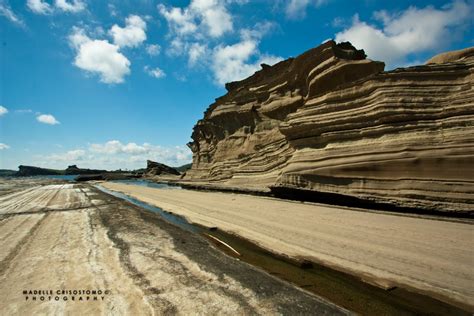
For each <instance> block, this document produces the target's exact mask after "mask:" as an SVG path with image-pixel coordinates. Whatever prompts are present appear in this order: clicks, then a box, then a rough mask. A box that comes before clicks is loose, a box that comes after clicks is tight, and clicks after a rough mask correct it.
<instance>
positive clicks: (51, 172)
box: [15, 165, 64, 177]
mask: <svg viewBox="0 0 474 316" xmlns="http://www.w3.org/2000/svg"><path fill="white" fill-rule="evenodd" d="M63 174H64V171H63V170H56V169H46V168H39V167H34V166H23V165H21V166H19V167H18V172H17V173H16V174H15V175H16V176H18V177H31V176H56V175H63Z"/></svg>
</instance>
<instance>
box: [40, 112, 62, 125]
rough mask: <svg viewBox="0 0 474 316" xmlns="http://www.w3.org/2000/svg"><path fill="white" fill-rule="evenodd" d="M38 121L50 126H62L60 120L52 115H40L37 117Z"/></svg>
mask: <svg viewBox="0 0 474 316" xmlns="http://www.w3.org/2000/svg"><path fill="white" fill-rule="evenodd" d="M36 120H37V121H38V122H40V123H44V124H49V125H57V124H60V122H59V121H58V120H56V118H55V117H54V116H52V115H51V114H40V115H38V116H37V117H36Z"/></svg>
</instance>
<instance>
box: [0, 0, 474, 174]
mask: <svg viewBox="0 0 474 316" xmlns="http://www.w3.org/2000/svg"><path fill="white" fill-rule="evenodd" d="M473 11H474V1H472V0H469V1H468V0H464V1H462V0H458V1H405V0H399V1H388V0H387V1H375V0H361V1H345V0H288V1H283V0H280V1H278V0H277V1H270V0H268V1H265V0H253V1H252V0H247V1H246V0H181V1H171V0H168V1H158V0H133V1H132V0H122V1H119V0H116V1H92V0H48V1H45V0H27V1H20V0H10V1H8V0H0V32H1V33H0V36H1V44H2V46H1V50H0V57H1V59H0V67H1V78H0V168H8V169H16V168H17V166H18V165H20V164H28V165H37V166H44V167H53V168H65V167H67V165H68V164H77V165H79V166H82V167H96V168H107V169H116V168H128V169H133V168H140V167H143V166H145V161H146V159H152V160H157V161H162V162H164V163H167V164H170V165H175V166H177V165H181V164H184V163H187V162H189V161H190V160H191V153H190V151H189V150H188V149H187V147H186V143H187V142H188V141H190V135H191V132H192V128H193V126H194V124H195V123H196V121H197V120H198V119H200V118H202V116H203V112H204V110H205V109H206V108H207V106H208V105H209V104H211V103H212V102H213V100H214V99H215V98H217V97H219V96H221V95H223V94H224V93H225V89H224V83H225V82H227V81H232V80H239V79H243V78H245V77H246V76H248V75H250V74H252V73H253V72H255V71H256V70H258V69H259V64H260V63H262V62H265V63H268V64H272V63H275V62H277V61H279V60H281V59H286V58H288V57H291V56H296V55H298V54H301V53H303V52H304V51H305V50H307V49H309V48H312V47H314V46H317V45H319V44H321V43H322V42H324V41H325V40H327V39H331V38H333V39H336V40H338V41H346V40H349V41H351V42H352V43H353V44H354V45H355V46H356V47H357V48H362V49H365V51H366V53H367V54H368V57H369V58H371V59H375V60H382V61H385V62H386V64H387V67H386V68H387V69H393V68H395V67H399V66H409V65H413V64H420V63H423V62H424V61H426V60H427V59H428V58H429V57H431V56H432V55H434V54H436V53H439V52H442V51H446V50H454V49H461V48H465V47H470V46H473V45H474V42H473V30H472V29H473V27H472V25H473V16H474V14H473V13H474V12H473Z"/></svg>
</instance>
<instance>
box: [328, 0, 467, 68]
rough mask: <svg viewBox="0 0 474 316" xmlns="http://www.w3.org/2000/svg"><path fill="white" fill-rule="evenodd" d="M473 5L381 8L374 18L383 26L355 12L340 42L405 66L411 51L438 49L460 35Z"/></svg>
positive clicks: (460, 3)
mask: <svg viewBox="0 0 474 316" xmlns="http://www.w3.org/2000/svg"><path fill="white" fill-rule="evenodd" d="M473 11H474V10H473V7H472V5H468V4H467V3H466V2H464V1H454V2H452V3H450V4H448V5H446V6H444V7H443V8H441V9H436V8H434V7H433V6H427V7H425V8H422V9H419V8H417V7H414V6H411V7H409V8H408V9H406V10H405V11H403V12H398V13H389V12H387V11H377V12H375V13H374V19H375V20H377V21H379V22H380V23H381V24H382V25H383V27H381V28H379V27H377V26H375V25H370V24H368V23H366V22H364V21H360V20H359V17H358V15H355V16H354V18H353V21H352V26H351V27H349V28H347V29H345V30H343V31H342V32H340V33H337V34H336V41H350V42H351V43H352V44H353V45H354V46H356V47H358V48H362V49H364V50H365V52H366V53H367V55H368V57H369V58H372V59H375V60H381V61H384V62H386V63H387V65H388V66H389V67H393V66H398V65H405V64H406V62H407V57H408V56H409V55H410V54H416V53H420V52H426V51H434V50H438V49H441V48H443V47H442V46H443V45H449V43H450V42H451V41H452V40H453V39H454V38H456V36H455V34H456V33H458V32H461V30H462V26H464V25H465V24H468V23H470V19H471V17H472V14H473Z"/></svg>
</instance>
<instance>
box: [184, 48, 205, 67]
mask: <svg viewBox="0 0 474 316" xmlns="http://www.w3.org/2000/svg"><path fill="white" fill-rule="evenodd" d="M206 52H207V46H206V45H204V44H199V43H193V44H191V46H190V48H189V50H188V55H189V59H188V62H189V65H190V66H194V65H196V63H197V62H198V61H199V59H201V58H203V57H204V56H205V54H206Z"/></svg>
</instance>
